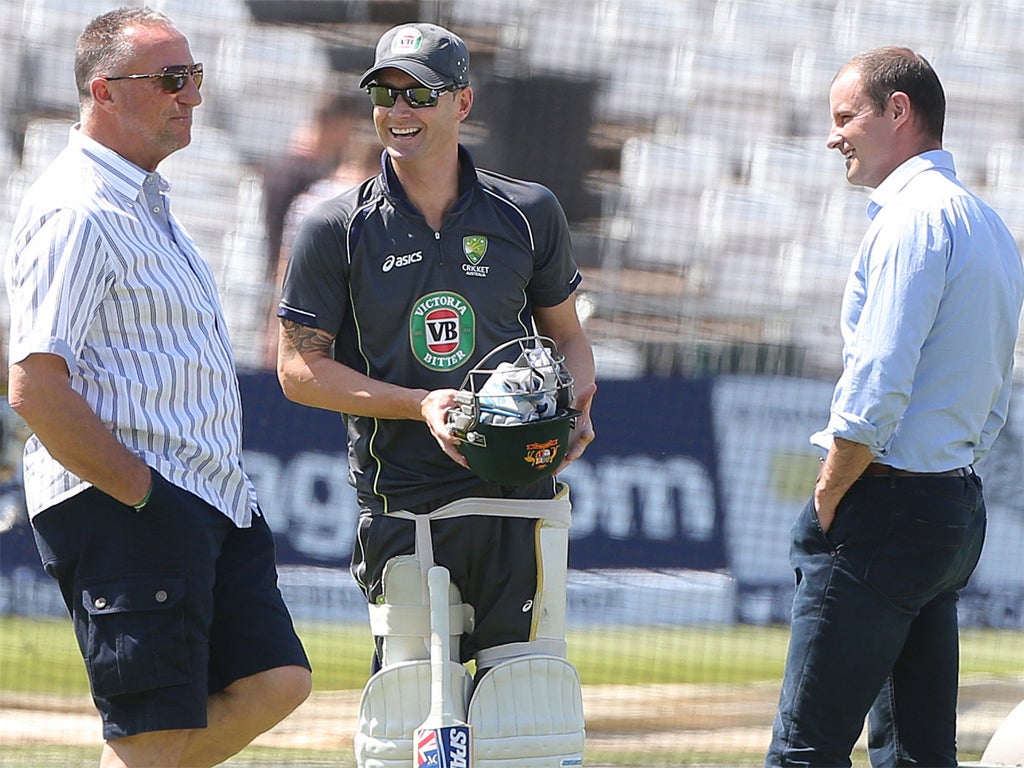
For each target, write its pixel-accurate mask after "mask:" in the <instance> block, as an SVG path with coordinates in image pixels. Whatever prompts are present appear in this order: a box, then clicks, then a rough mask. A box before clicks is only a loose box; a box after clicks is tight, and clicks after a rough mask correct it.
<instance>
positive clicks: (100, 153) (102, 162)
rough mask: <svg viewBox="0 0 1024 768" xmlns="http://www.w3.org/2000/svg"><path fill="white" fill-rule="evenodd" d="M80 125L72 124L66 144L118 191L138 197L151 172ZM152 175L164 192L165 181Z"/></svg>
mask: <svg viewBox="0 0 1024 768" xmlns="http://www.w3.org/2000/svg"><path fill="white" fill-rule="evenodd" d="M80 127H81V124H80V123H76V124H75V125H74V126H72V128H71V132H70V133H71V135H70V137H69V139H68V146H70V147H71V148H72V149H74V150H76V151H78V152H81V153H82V154H83V155H85V156H86V157H88V158H89V159H90V160H91V161H92V162H93V164H94V165H95V167H96V173H97V175H98V176H99V177H100V178H101V179H103V181H104V182H106V183H107V184H109V185H110V186H111V187H113V188H114V189H115V190H116V191H117V192H118V193H120V194H122V195H124V196H125V197H127V198H129V199H132V200H134V199H136V198H138V196H139V194H140V193H141V191H142V185H143V184H144V183H145V181H146V179H147V178H149V176H150V175H151V174H150V173H149V172H148V171H145V170H143V169H142V168H140V167H139V166H137V165H136V164H135V163H133V162H131V161H130V160H126V159H125V158H123V157H121V155H119V154H117V152H115V151H114V150H112V149H111V148H110V147H107V146H105V145H103V144H100V143H99V142H98V141H96V140H95V139H93V138H91V137H89V136H86V135H85V134H84V133H82V131H81V130H80ZM154 175H156V177H157V178H158V179H159V185H160V190H161V191H162V192H166V191H167V189H168V186H169V185H168V184H167V181H166V180H165V179H164V178H163V177H162V176H161V175H160V174H159V173H155V172H154Z"/></svg>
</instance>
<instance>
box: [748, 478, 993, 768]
mask: <svg viewBox="0 0 1024 768" xmlns="http://www.w3.org/2000/svg"><path fill="white" fill-rule="evenodd" d="M984 538H985V502H984V499H983V496H982V488H981V480H980V478H978V477H977V475H975V474H973V473H971V474H969V475H967V476H966V477H962V478H961V477H870V478H861V479H860V480H858V481H857V482H855V483H854V484H853V486H852V487H851V488H850V490H849V491H848V492H847V494H846V495H845V496H844V497H843V499H842V501H841V503H840V505H839V508H838V510H837V512H836V518H835V521H834V523H833V525H832V527H831V528H830V529H829V532H828V534H827V535H826V534H824V533H822V530H821V526H820V524H819V522H818V516H817V514H816V513H815V511H814V504H813V502H810V503H808V504H807V506H806V507H804V509H803V511H802V512H801V514H800V516H799V518H798V519H797V522H796V523H795V525H794V526H793V545H792V550H791V553H790V558H791V561H792V563H793V567H794V569H795V571H796V580H797V586H796V593H795V595H794V599H793V616H792V625H791V635H790V641H789V653H788V655H787V659H786V670H785V674H784V676H783V681H782V692H781V695H780V701H779V711H778V714H777V715H776V718H775V723H774V726H773V729H772V743H771V747H770V749H769V752H768V755H767V757H766V759H765V765H766V766H849V765H850V764H851V762H850V753H851V752H852V750H853V747H854V744H855V742H856V740H857V738H858V737H859V736H860V732H861V729H862V728H863V725H864V717H865V715H868V714H869V712H870V715H869V719H868V722H869V725H868V741H869V749H870V753H871V762H872V765H875V766H897V765H900V766H904V765H915V766H932V767H933V768H937V767H939V766H955V765H956V740H955V739H956V699H957V685H958V680H957V678H958V672H959V638H958V626H957V593H958V591H959V590H960V589H962V588H963V587H964V586H965V585H966V584H967V581H968V579H969V578H970V576H971V574H972V573H973V572H974V568H975V566H976V565H977V563H978V558H979V557H980V555H981V548H982V543H983V541H984Z"/></svg>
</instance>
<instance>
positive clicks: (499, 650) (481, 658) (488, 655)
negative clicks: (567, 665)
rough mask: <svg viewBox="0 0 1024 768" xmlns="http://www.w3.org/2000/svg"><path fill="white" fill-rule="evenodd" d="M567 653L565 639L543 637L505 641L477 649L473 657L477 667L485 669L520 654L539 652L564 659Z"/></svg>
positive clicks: (531, 654) (535, 653)
mask: <svg viewBox="0 0 1024 768" xmlns="http://www.w3.org/2000/svg"><path fill="white" fill-rule="evenodd" d="M567 653H568V644H567V643H566V642H565V640H556V639H554V638H548V637H543V638H539V639H537V640H530V641H528V642H524V643H505V644H504V645H495V646H493V647H491V648H484V649H483V650H482V651H479V652H478V653H477V654H476V655H475V656H473V659H474V660H475V661H476V668H477V669H487V668H488V667H493V666H494V665H495V664H498V663H500V662H502V661H507V660H508V659H515V658H519V657H521V656H533V655H537V654H541V655H544V656H557V657H558V658H560V659H564V658H565V657H566V655H567Z"/></svg>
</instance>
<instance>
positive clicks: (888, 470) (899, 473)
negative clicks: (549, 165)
mask: <svg viewBox="0 0 1024 768" xmlns="http://www.w3.org/2000/svg"><path fill="white" fill-rule="evenodd" d="M969 474H971V468H970V467H960V468H959V469H951V470H949V471H947V472H909V471H907V470H905V469H896V468H895V467H890V466H889V465H887V464H878V463H876V462H872V463H871V464H868V466H867V468H866V469H865V470H864V472H863V473H861V477H967V476H968V475H969Z"/></svg>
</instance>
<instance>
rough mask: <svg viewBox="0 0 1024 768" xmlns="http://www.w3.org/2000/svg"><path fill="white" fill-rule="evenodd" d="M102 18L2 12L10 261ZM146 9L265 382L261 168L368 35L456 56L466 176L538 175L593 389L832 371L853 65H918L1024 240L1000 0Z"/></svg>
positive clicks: (56, 8) (1017, 134) (0, 160)
mask: <svg viewBox="0 0 1024 768" xmlns="http://www.w3.org/2000/svg"><path fill="white" fill-rule="evenodd" d="M132 4H137V3H132ZM114 5H115V3H112V2H109V1H100V0H0V129H2V132H3V140H2V141H0V178H2V179H3V181H4V182H5V183H4V184H3V188H2V190H0V238H2V239H3V240H4V241H5V242H6V239H7V235H8V233H9V230H10V227H11V219H12V217H13V213H14V211H15V210H16V207H17V204H18V200H19V190H22V189H24V187H25V185H26V184H28V183H30V182H31V180H32V179H33V178H34V177H35V175H36V174H37V173H38V170H39V168H40V167H41V166H42V165H44V164H45V163H46V162H47V161H48V160H49V158H50V157H52V156H53V154H54V153H55V152H56V151H58V150H59V148H60V147H61V146H62V145H63V141H64V135H65V132H66V130H67V126H68V125H69V124H70V123H71V122H72V121H73V120H74V119H75V111H76V103H75V94H74V84H73V77H72V72H71V62H72V50H73V45H74V40H75V37H76V36H77V34H78V33H79V32H80V31H81V29H82V27H83V26H84V25H85V23H86V22H87V21H88V20H89V19H90V18H92V17H93V16H94V15H96V14H97V13H99V12H101V11H103V10H107V9H109V8H111V7H114ZM151 5H153V6H154V7H156V8H158V9H160V10H163V11H165V12H167V13H168V14H169V15H170V16H171V17H172V18H173V19H174V20H175V21H176V22H177V23H178V25H179V26H180V27H181V28H182V29H183V30H184V31H185V32H186V34H188V35H189V37H190V39H191V42H192V47H193V52H194V55H195V57H196V59H197V60H201V61H204V62H205V63H206V71H207V80H206V84H205V86H204V92H203V93H204V97H205V103H204V105H203V107H202V108H201V110H200V111H199V118H198V119H199V123H200V125H199V127H198V129H197V131H196V137H195V141H194V143H193V146H192V147H191V148H189V149H186V150H184V151H182V152H179V153H177V154H176V155H174V156H172V157H171V158H169V159H168V160H167V161H166V162H165V164H164V166H163V167H162V170H163V171H164V172H165V174H166V175H167V176H168V178H169V179H170V180H171V182H172V184H173V185H174V188H175V194H174V197H173V201H174V205H175V208H176V211H177V212H178V213H179V215H180V217H181V218H182V220H183V221H184V222H185V224H186V226H187V227H188V228H189V229H190V230H191V231H192V232H193V234H194V235H195V236H196V238H197V239H198V240H199V241H200V244H201V245H202V246H203V249H204V252H205V253H206V255H207V258H208V259H209V260H210V262H211V264H212V265H213V267H214V271H215V273H216V274H217V276H218V279H219V281H220V283H221V289H222V291H223V293H224V300H225V306H226V311H227V312H228V315H229V318H228V319H229V324H230V326H231V328H232V332H233V334H234V337H235V345H236V351H237V355H238V361H239V365H240V366H242V367H252V366H258V365H260V363H261V358H260V349H261V340H260V335H261V334H262V333H263V331H264V325H265V320H266V318H267V317H268V316H269V314H270V313H271V311H272V306H273V303H274V290H275V289H274V286H271V285H268V284H266V281H265V278H264V272H263V261H262V256H261V254H262V250H263V243H262V237H263V235H262V227H261V222H260V220H259V213H258V210H259V205H258V201H259V199H260V195H261V183H262V179H261V178H260V168H261V165H262V163H263V162H264V161H265V160H266V159H267V158H268V157H269V156H270V155H271V154H273V153H276V152H279V151H280V150H281V149H282V148H283V147H284V145H285V143H286V142H287V140H288V137H289V135H290V133H291V131H292V130H293V129H294V128H295V127H296V126H297V125H299V124H300V123H302V122H303V120H305V119H306V118H308V117H309V115H310V113H311V110H312V109H313V104H314V103H315V101H316V99H317V97H318V96H320V95H321V94H323V93H324V92H326V91H328V90H330V89H331V88H333V87H339V86H340V87H353V86H354V81H355V78H356V76H357V75H358V73H359V72H360V71H361V70H362V69H363V68H364V67H365V66H366V65H367V64H368V63H369V62H370V61H371V60H372V51H373V45H374V42H375V41H376V39H377V37H378V36H379V34H380V33H381V31H383V30H384V29H385V28H386V27H387V26H390V25H391V24H394V23H399V22H401V21H406V20H411V19H413V18H414V17H418V18H420V19H423V20H430V21H437V22H440V23H443V24H446V25H448V26H450V27H452V28H453V29H455V30H456V31H458V32H459V33H461V34H462V35H463V36H464V37H465V38H466V40H467V42H468V43H469V45H470V49H471V52H472V55H473V68H472V72H473V78H474V84H475V86H476V88H477V110H476V114H475V115H474V119H473V120H472V121H471V123H470V124H468V125H467V132H466V141H467V143H468V144H469V145H470V146H471V148H472V149H473V150H474V152H475V153H477V155H478V156H479V158H481V159H482V161H485V162H482V164H486V165H488V166H489V167H493V168H495V169H496V170H499V171H503V172H508V173H511V174H515V175H528V176H532V177H534V178H537V179H538V180H540V181H542V182H544V183H546V184H548V185H549V186H551V187H552V188H553V189H554V190H555V192H556V193H558V194H559V196H560V197H561V198H562V199H563V204H564V205H565V207H566V210H567V213H568V214H569V217H570V222H571V224H572V226H573V230H574V235H575V238H576V244H577V251H578V256H579V260H580V262H581V264H582V265H583V266H584V268H585V271H586V274H587V278H588V279H587V281H586V283H585V291H584V295H583V296H581V301H582V305H581V306H582V307H583V309H584V314H585V315H586V318H587V325H588V331H589V333H590V335H591V337H592V338H593V340H594V342H595V345H596V347H597V351H598V356H599V360H598V362H599V366H601V370H602V374H603V375H614V376H630V375H638V374H641V373H649V372H656V371H652V369H651V365H650V362H649V361H650V360H651V359H652V357H655V355H652V354H649V353H648V348H656V349H657V350H658V353H657V355H656V356H657V357H659V359H664V358H665V356H666V355H668V356H669V357H672V358H674V359H675V362H674V363H672V364H671V366H670V367H671V368H672V369H673V370H680V369H682V370H683V371H684V372H693V373H701V372H702V370H701V369H700V366H699V365H698V367H696V368H692V367H691V364H690V363H687V362H686V361H688V360H694V359H697V357H698V356H694V355H693V354H692V350H693V349H695V348H701V349H708V348H718V349H720V350H721V353H722V355H721V357H722V359H737V360H739V359H748V358H747V356H743V355H732V354H730V350H733V349H735V348H737V347H745V346H749V345H758V346H764V347H768V348H771V349H775V350H777V351H778V352H779V354H775V355H767V356H759V357H758V358H757V359H759V360H764V359H768V360H773V361H775V362H774V363H772V365H775V366H780V367H779V368H777V369H775V370H765V371H760V372H768V373H787V374H796V375H804V376H823V377H830V376H832V375H834V374H835V372H836V370H837V365H838V355H837V352H836V344H837V340H836V333H835V322H836V321H835V318H836V315H837V311H838V299H839V293H840V291H841V287H842V283H843V281H844V279H845V270H846V264H847V263H848V261H849V258H850V257H851V255H852V252H853V249H854V248H855V247H856V244H857V242H858V239H859V236H860V233H861V232H862V231H863V227H864V224H865V220H864V217H863V208H864V204H865V195H864V191H863V190H855V189H850V188H848V186H847V185H846V182H845V180H844V179H843V175H842V169H841V166H840V164H839V162H838V160H837V158H835V157H834V156H833V155H832V154H831V153H829V151H828V150H827V149H826V148H825V136H826V132H827V129H828V109H827V89H828V84H829V81H830V79H831V77H832V75H833V74H834V72H835V70H836V68H837V67H838V66H839V65H840V64H841V63H842V62H843V61H845V60H846V59H848V58H849V57H850V56H851V55H853V54H855V53H858V52H860V51H862V50H865V49H868V48H871V47H874V46H877V45H883V44H902V45H909V46H910V47H913V48H915V49H917V50H919V51H920V52H921V53H923V54H924V55H925V56H927V57H928V58H929V59H930V60H931V61H932V63H933V65H934V66H935V68H936V70H937V71H938V73H939V75H940V77H941V78H942V79H943V82H944V84H945V87H946V90H947V95H948V98H949V108H948V116H947V123H946V145H947V146H948V147H949V148H950V149H951V150H953V152H954V153H955V156H956V159H957V164H958V167H959V169H960V172H961V175H962V176H963V177H964V178H966V179H967V181H968V182H969V183H971V184H972V185H973V186H974V187H975V188H976V189H977V191H979V192H980V193H981V194H982V195H983V196H984V197H986V198H987V199H988V200H989V201H990V202H992V203H993V204H994V205H995V206H996V207H997V209H998V210H1000V211H1001V212H1002V213H1003V214H1004V216H1005V218H1006V220H1007V221H1008V223H1009V224H1010V225H1011V227H1012V228H1013V229H1014V232H1015V234H1016V235H1017V237H1018V239H1019V240H1020V241H1021V242H1024V202H1022V200H1024V195H1022V194H1021V191H1022V190H1021V188H1022V187H1024V176H1022V173H1021V171H1022V170H1024V160H1022V157H1024V152H1022V151H1021V148H1020V144H1021V139H1022V138H1024V108H1022V98H1021V92H1020V91H1021V88H1020V82H1021V75H1022V74H1024V60H1022V59H1021V57H1020V40H1021V39H1022V37H1024V4H1021V3H1019V2H1017V1H1016V0H932V1H931V2H927V3H925V2H920V1H918V0H420V1H419V2H416V0H248V2H246V0H218V2H207V1H206V0H153V2H152V3H151ZM524 107H525V108H524ZM368 117H369V115H368V114H367V118H368ZM666 350H668V351H666ZM700 359H706V357H704V356H701V357H700ZM645 361H646V362H645ZM757 365H763V363H758V364H757ZM716 372H721V371H716ZM743 372H759V371H743Z"/></svg>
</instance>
